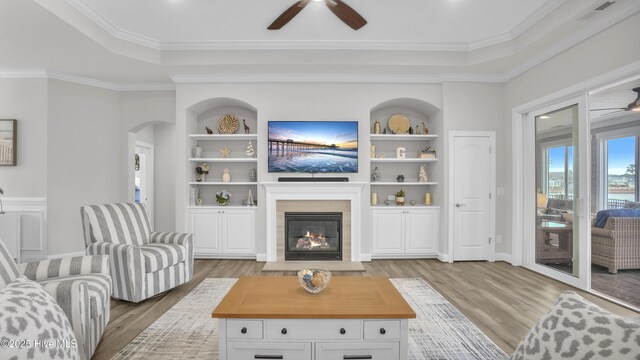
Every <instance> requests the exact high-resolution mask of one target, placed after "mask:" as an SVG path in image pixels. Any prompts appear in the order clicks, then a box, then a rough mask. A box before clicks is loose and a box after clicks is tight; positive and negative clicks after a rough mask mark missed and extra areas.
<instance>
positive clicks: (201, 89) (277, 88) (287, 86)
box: [175, 83, 442, 253]
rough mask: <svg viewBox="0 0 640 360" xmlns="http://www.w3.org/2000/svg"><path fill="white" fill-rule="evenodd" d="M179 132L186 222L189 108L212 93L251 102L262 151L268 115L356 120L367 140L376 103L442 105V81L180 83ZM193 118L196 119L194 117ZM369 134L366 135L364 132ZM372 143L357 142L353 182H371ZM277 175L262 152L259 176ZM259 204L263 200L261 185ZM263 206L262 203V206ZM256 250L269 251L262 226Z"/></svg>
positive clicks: (179, 200)
mask: <svg viewBox="0 0 640 360" xmlns="http://www.w3.org/2000/svg"><path fill="white" fill-rule="evenodd" d="M176 97H177V101H176V132H177V134H178V143H177V154H178V155H177V158H176V200H175V209H176V226H177V229H179V230H184V229H185V228H186V227H185V216H186V215H185V207H186V205H187V204H186V200H187V198H188V196H187V193H186V192H187V186H186V185H185V184H186V181H187V173H186V157H187V154H189V153H190V151H191V150H190V149H189V148H188V146H187V144H186V135H185V134H186V133H187V130H186V129H188V128H189V126H188V124H187V119H188V118H189V115H188V114H187V109H189V108H190V107H191V106H193V105H194V104H197V103H199V102H201V101H204V100H207V99H211V98H232V99H236V100H240V101H243V102H245V103H248V104H250V105H251V106H253V107H255V108H256V109H257V113H258V143H257V145H256V151H257V152H258V153H260V152H262V151H264V149H266V147H267V144H266V138H267V122H268V121H269V120H358V121H359V122H360V125H359V131H360V134H359V135H360V139H368V135H366V134H369V133H370V114H371V109H372V108H374V107H375V106H377V105H379V104H381V103H383V102H386V101H388V100H391V99H398V98H413V99H419V100H423V101H425V102H428V103H430V104H432V105H434V106H436V107H438V108H442V96H441V89H440V85H432V84H427V85H425V84H419V85H416V84H373V83H372V84H327V83H322V84H298V83H282V84H265V83H259V84H179V85H178V87H177V92H176ZM189 121H193V119H190V120H189ZM365 135H366V136H365ZM369 145H370V144H369V143H367V142H366V141H361V142H360V144H359V149H360V150H359V151H360V154H359V159H360V162H359V166H358V167H359V172H358V174H356V175H350V176H349V177H350V180H351V181H362V182H368V181H369V176H370V166H369V162H368V161H367V160H366V159H368V157H369V156H368V152H369ZM277 178H278V175H276V174H269V173H268V172H267V163H266V156H260V161H259V162H258V179H259V180H260V181H277ZM259 193H260V196H259V197H258V203H259V204H260V203H262V204H264V195H263V194H262V191H260V189H259ZM368 199H369V187H368V186H367V187H366V188H365V190H364V191H363V208H362V211H363V214H368V213H369V201H368ZM260 210H261V211H262V208H261V209H260ZM258 219H259V222H258V229H265V224H264V214H261V213H258ZM364 219H365V220H366V221H365V222H364V223H363V229H362V230H363V231H362V235H363V237H362V239H363V241H362V252H363V253H370V252H371V248H370V242H371V241H370V234H369V232H370V231H369V228H370V224H369V221H368V216H365V217H364ZM258 235H259V238H258V243H257V244H256V251H257V252H258V253H264V252H265V251H266V247H265V242H264V241H265V239H264V231H262V232H261V231H258Z"/></svg>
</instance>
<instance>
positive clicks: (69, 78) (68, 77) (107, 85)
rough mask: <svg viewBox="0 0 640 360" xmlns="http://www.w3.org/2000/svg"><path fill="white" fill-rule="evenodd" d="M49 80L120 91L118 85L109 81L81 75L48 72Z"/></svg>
mask: <svg viewBox="0 0 640 360" xmlns="http://www.w3.org/2000/svg"><path fill="white" fill-rule="evenodd" d="M47 75H48V78H49V79H54V80H60V81H66V82H70V83H74V84H78V85H87V86H93V87H97V88H100V89H105V90H113V91H118V84H116V83H112V82H109V81H102V80H96V79H92V78H88V77H84V76H80V75H74V74H67V73H63V72H57V71H50V72H47Z"/></svg>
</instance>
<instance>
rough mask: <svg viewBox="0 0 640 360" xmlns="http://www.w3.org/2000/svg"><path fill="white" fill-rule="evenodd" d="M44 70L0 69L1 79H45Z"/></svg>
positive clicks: (45, 73)
mask: <svg viewBox="0 0 640 360" xmlns="http://www.w3.org/2000/svg"><path fill="white" fill-rule="evenodd" d="M47 77H48V76H47V72H46V71H45V70H4V71H3V70H0V78H2V79H46V78H47Z"/></svg>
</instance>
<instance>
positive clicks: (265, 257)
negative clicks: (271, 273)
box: [256, 253, 267, 262]
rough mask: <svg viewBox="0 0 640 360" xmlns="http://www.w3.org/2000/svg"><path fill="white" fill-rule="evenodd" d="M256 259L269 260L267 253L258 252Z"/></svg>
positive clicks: (260, 260)
mask: <svg viewBox="0 0 640 360" xmlns="http://www.w3.org/2000/svg"><path fill="white" fill-rule="evenodd" d="M256 261H259V262H266V261H267V254H266V253H258V254H256Z"/></svg>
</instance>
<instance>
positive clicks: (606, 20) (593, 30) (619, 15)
mask: <svg viewBox="0 0 640 360" xmlns="http://www.w3.org/2000/svg"><path fill="white" fill-rule="evenodd" d="M638 11H640V1H631V2H629V3H627V4H626V5H625V6H622V7H620V8H618V9H615V10H614V11H611V12H610V13H608V14H606V15H604V16H602V17H601V18H599V19H597V20H596V21H594V22H592V23H591V24H589V25H588V26H587V27H585V28H584V29H582V30H581V31H579V32H575V33H573V34H571V35H570V36H568V37H566V38H564V39H562V40H560V41H558V42H556V43H555V44H554V45H552V46H550V47H548V48H546V49H545V50H544V51H542V52H540V53H538V54H537V55H535V56H532V57H531V58H529V59H528V60H526V61H524V62H523V63H520V64H519V65H516V66H514V67H513V68H511V69H510V70H508V71H506V72H505V73H504V74H503V75H502V81H503V82H506V81H509V80H511V79H513V78H515V77H517V76H519V75H521V74H523V73H524V72H526V71H528V70H530V69H532V68H534V67H536V66H538V65H540V64H542V63H544V62H545V61H547V60H549V59H551V58H552V57H554V56H556V55H558V54H560V53H562V52H564V51H566V50H568V49H569V48H571V47H573V46H575V45H577V44H579V43H581V42H583V41H585V40H587V39H588V38H590V37H592V36H594V35H596V34H597V33H599V32H601V31H603V30H605V29H606V28H608V27H610V26H612V25H613V24H617V23H618V22H620V21H622V20H624V19H626V18H628V17H629V16H631V15H633V14H635V13H636V12H638Z"/></svg>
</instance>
